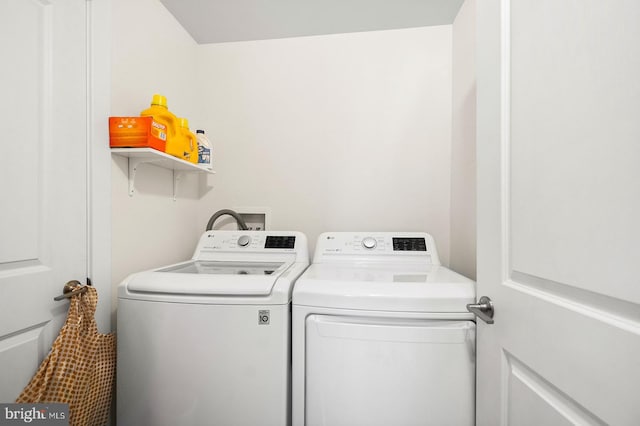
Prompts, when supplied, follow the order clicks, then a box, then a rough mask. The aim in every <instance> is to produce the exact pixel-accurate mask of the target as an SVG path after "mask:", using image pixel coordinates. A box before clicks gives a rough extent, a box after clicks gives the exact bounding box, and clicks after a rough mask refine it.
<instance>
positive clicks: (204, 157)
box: [196, 130, 213, 169]
mask: <svg viewBox="0 0 640 426" xmlns="http://www.w3.org/2000/svg"><path fill="white" fill-rule="evenodd" d="M196 139H197V140H198V165H200V166H204V167H206V168H207V169H212V168H213V167H212V165H211V153H212V151H213V146H212V145H211V141H210V140H209V138H207V137H206V136H205V134H204V130H196Z"/></svg>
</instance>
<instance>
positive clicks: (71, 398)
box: [16, 286, 116, 426]
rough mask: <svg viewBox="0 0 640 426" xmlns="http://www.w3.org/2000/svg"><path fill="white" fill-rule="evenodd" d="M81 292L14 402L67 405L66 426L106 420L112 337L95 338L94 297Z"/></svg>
mask: <svg viewBox="0 0 640 426" xmlns="http://www.w3.org/2000/svg"><path fill="white" fill-rule="evenodd" d="M85 288H86V291H85V292H84V293H81V294H77V295H73V296H71V302H70V305H69V313H68V314H67V319H66V321H65V323H64V325H63V326H62V329H61V330H60V334H59V335H58V337H57V338H56V340H55V341H54V342H53V346H52V348H51V351H50V352H49V355H47V357H46V358H45V359H44V361H43V362H42V364H40V367H39V368H38V371H37V372H36V374H35V376H33V378H32V379H31V381H30V382H29V384H28V385H27V386H26V387H25V388H24V390H23V391H22V393H21V394H20V396H19V397H18V399H17V400H16V402H18V403H45V402H58V403H64V404H69V424H70V426H102V425H106V424H107V423H108V421H109V408H110V406H111V395H112V393H113V384H114V378H115V371H116V339H115V334H113V333H110V334H99V333H98V327H97V325H96V322H95V318H94V314H95V311H96V306H97V304H98V293H97V292H96V289H95V288H94V287H91V286H86V287H85Z"/></svg>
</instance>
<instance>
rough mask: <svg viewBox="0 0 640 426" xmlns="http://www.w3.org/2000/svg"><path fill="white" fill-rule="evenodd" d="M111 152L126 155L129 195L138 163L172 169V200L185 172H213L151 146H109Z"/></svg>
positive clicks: (132, 188) (132, 192)
mask: <svg viewBox="0 0 640 426" xmlns="http://www.w3.org/2000/svg"><path fill="white" fill-rule="evenodd" d="M111 153H112V154H114V155H119V156H121V157H127V161H128V163H129V196H130V197H133V194H134V192H135V180H136V173H137V171H138V166H139V165H140V164H145V163H149V164H153V165H154V166H158V167H162V168H164V169H169V170H173V200H174V201H175V200H176V193H177V190H178V183H179V182H180V179H181V178H182V176H183V175H184V174H185V173H207V174H215V172H214V171H213V170H209V169H207V168H205V167H203V166H199V165H197V164H193V163H190V162H188V161H185V160H181V159H179V158H176V157H173V156H171V155H169V154H165V153H164V152H161V151H158V150H156V149H153V148H111Z"/></svg>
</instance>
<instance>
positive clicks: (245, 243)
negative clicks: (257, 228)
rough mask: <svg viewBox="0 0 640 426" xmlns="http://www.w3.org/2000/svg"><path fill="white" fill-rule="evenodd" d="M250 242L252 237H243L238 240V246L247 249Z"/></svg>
mask: <svg viewBox="0 0 640 426" xmlns="http://www.w3.org/2000/svg"><path fill="white" fill-rule="evenodd" d="M250 242H251V237H250V236H248V235H243V236H242V237H240V238H238V245H239V246H240V247H246V246H248V245H249V243H250Z"/></svg>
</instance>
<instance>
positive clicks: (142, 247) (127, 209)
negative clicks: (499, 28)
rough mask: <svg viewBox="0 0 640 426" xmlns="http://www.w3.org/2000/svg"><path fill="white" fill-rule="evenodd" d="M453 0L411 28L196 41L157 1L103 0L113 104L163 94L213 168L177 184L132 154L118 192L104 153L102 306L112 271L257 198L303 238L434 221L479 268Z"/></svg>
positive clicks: (466, 73) (464, 265)
mask: <svg viewBox="0 0 640 426" xmlns="http://www.w3.org/2000/svg"><path fill="white" fill-rule="evenodd" d="M449 3H450V4H449V5H448V6H447V8H448V10H449V11H448V12H447V13H448V14H447V13H441V15H444V16H445V18H439V19H441V20H442V19H446V20H447V21H449V22H445V23H442V22H440V23H438V24H434V25H430V26H423V27H418V28H401V29H390V30H381V31H359V32H353V33H341V34H326V35H316V36H307V37H291V38H281V39H267V40H252V41H240V42H227V43H208V44H198V43H197V42H196V41H195V40H194V39H193V37H192V36H191V35H190V34H189V33H188V31H187V30H185V28H183V27H182V26H181V25H180V23H179V22H178V21H177V20H176V18H175V17H174V16H173V15H172V14H171V12H169V10H167V8H166V7H165V6H164V5H163V4H162V3H161V2H160V1H157V0H136V1H123V0H116V1H113V2H112V11H111V13H112V16H111V27H112V31H111V34H112V39H111V52H112V56H111V115H116V116H118V115H121V116H134V115H137V114H139V113H140V111H141V110H143V109H144V108H147V107H148V106H149V102H150V101H151V96H152V95H153V94H154V93H161V94H163V95H164V96H166V98H167V102H168V107H169V109H170V110H171V111H173V112H175V113H176V114H178V115H179V116H184V117H187V118H188V119H189V123H190V126H191V129H196V128H197V129H200V128H202V129H205V131H206V132H207V135H208V137H209V139H210V140H212V143H213V169H214V171H215V172H216V174H214V175H186V176H184V177H183V178H181V181H180V182H179V186H178V188H177V193H176V199H175V200H174V199H173V175H172V171H171V170H166V169H162V168H159V167H155V166H153V165H145V164H143V165H141V166H140V169H139V170H138V172H137V174H136V182H135V186H136V190H135V193H134V195H133V196H129V193H128V174H127V172H128V170H127V159H126V158H124V157H119V156H116V155H114V156H113V163H112V164H113V167H112V172H111V173H112V212H113V214H112V218H113V220H112V283H113V296H112V304H113V307H112V311H114V312H115V309H116V298H115V291H116V290H115V289H116V286H117V285H118V283H120V282H121V281H122V279H124V278H125V277H126V276H127V275H128V274H131V273H133V272H137V271H140V270H145V269H150V268H154V267H158V266H160V265H166V264H170V263H173V262H177V261H181V260H185V259H188V258H190V257H191V255H192V254H193V250H194V247H195V243H196V241H197V239H198V237H199V236H200V235H201V234H202V232H203V231H204V229H205V226H206V224H207V221H208V219H209V217H210V216H211V215H212V214H213V213H214V212H216V211H217V210H220V209H226V208H229V209H238V208H240V209H242V208H255V209H256V210H257V211H258V212H261V211H263V210H266V211H267V212H268V216H269V217H268V222H269V225H270V229H271V230H295V231H301V232H303V233H305V234H306V235H307V237H308V240H309V242H310V250H311V251H312V252H313V248H314V247H313V245H314V244H313V242H314V241H315V239H316V238H317V236H318V235H319V234H320V233H321V232H324V231H329V230H330V231H347V230H348V231H356V230H360V231H364V230H376V231H416V230H420V231H424V232H429V233H431V234H432V235H433V237H434V238H435V241H436V244H437V248H438V252H439V254H440V258H441V261H442V263H443V264H444V265H447V266H450V267H451V268H452V269H454V270H456V271H458V272H459V273H461V274H463V275H465V276H468V277H470V278H472V279H473V278H475V70H474V46H475V44H474V43H475V36H474V34H475V15H474V13H475V1H474V0H468V1H466V2H464V4H463V2H462V1H451V2H449ZM229 226H232V227H233V226H235V223H234V224H229V225H227V228H228V227H229ZM311 255H313V253H311Z"/></svg>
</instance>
